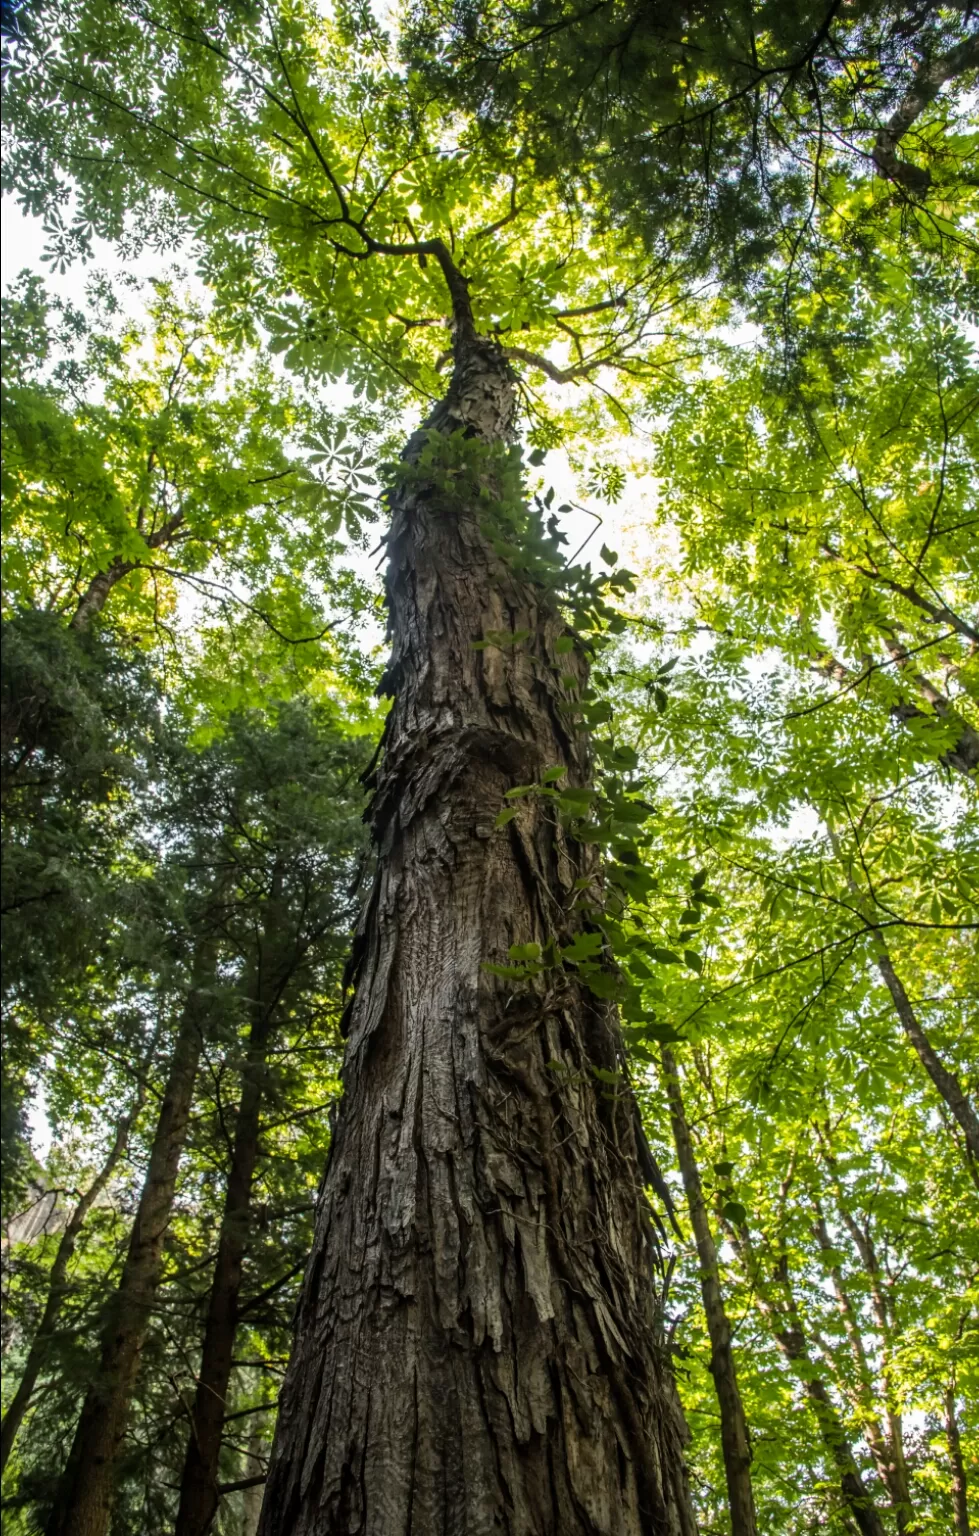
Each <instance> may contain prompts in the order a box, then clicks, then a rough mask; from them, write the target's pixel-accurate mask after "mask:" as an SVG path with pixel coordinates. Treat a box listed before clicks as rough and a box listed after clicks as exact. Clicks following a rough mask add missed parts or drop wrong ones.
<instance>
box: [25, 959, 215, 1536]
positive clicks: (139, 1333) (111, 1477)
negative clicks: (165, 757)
mask: <svg viewBox="0 0 979 1536" xmlns="http://www.w3.org/2000/svg"><path fill="white" fill-rule="evenodd" d="M208 963H209V964H210V965H211V966H213V958H211V957H210V956H209V961H208ZM202 970H206V965H205V966H204V967H201V966H200V964H198V965H197V966H195V975H194V980H193V983H192V989H191V991H190V994H189V996H188V998H187V1001H186V1003H185V1005H184V1010H183V1014H182V1016H181V1021H180V1028H179V1030H178V1033H177V1037H176V1040H175V1042H174V1048H173V1055H172V1057H171V1060H170V1070H169V1074H168V1077H167V1084H166V1088H165V1090H164V1094H163V1099H162V1101H161V1104H160V1114H159V1118H158V1120H157V1124H156V1131H155V1133H154V1137H153V1146H152V1149H151V1152H150V1160H149V1167H148V1168H147V1173H146V1181H145V1183H144V1185H143V1190H142V1193H141V1195H140V1199H139V1204H138V1206H137V1208H136V1216H135V1219H134V1221H133V1229H132V1233H131V1235H130V1240H129V1251H128V1253H127V1255H126V1262H125V1264H124V1266H123V1270H122V1276H121V1278H120V1280H119V1285H118V1287H117V1289H116V1292H115V1295H114V1296H113V1297H112V1299H111V1301H110V1302H109V1305H108V1309H107V1318H106V1323H105V1327H104V1330H103V1335H102V1357H101V1361H100V1364H99V1368H98V1374H97V1376H96V1378H95V1381H94V1382H93V1384H92V1386H91V1387H90V1388H89V1390H88V1393H87V1394H86V1397H85V1402H84V1404H83V1406H82V1412H81V1417H80V1418H79V1421H78V1426H77V1428H76V1430H75V1438H74V1442H73V1444H72V1447H71V1452H70V1455H69V1457H68V1464H67V1466H66V1468H65V1472H64V1475H63V1477H62V1480H61V1484H60V1487H59V1489H58V1495H57V1499H56V1501H55V1506H54V1509H53V1510H52V1513H51V1517H50V1519H49V1521H48V1525H47V1536H104V1533H105V1532H106V1531H107V1530H108V1526H109V1517H110V1513H111V1508H112V1496H113V1491H114V1482H115V1465H116V1461H117V1459H118V1455H119V1451H120V1447H121V1445H122V1441H123V1436H124V1435H125V1431H126V1419H127V1416H128V1412H129V1403H130V1399H131V1397H132V1392H133V1385H134V1383H135V1380H136V1372H137V1368H138V1366H139V1356H140V1351H141V1350H142V1347H143V1340H144V1339H145V1337H146V1330H147V1327H148V1325H149V1320H150V1314H151V1312H152V1308H153V1303H154V1301H155V1298H156V1292H157V1289H158V1287H159V1284H160V1277H161V1275H162V1272H163V1240H164V1238H165V1236H166V1231H167V1227H168V1225H169V1222H170V1212H171V1208H172V1205H173V1194H174V1187H175V1185H176V1180H177V1169H178V1167H179V1164H180V1156H181V1153H182V1151H183V1146H184V1140H185V1138H186V1134H187V1121H188V1118H189V1116H190V1109H191V1103H192V1101H193V1093H194V1080H195V1077H196V1075H197V1063H198V1060H199V1058H200V1052H201V1042H202V1028H201V1025H202V1014H203V1011H204V1009H205V1008H206V1006H207V1000H206V998H205V997H204V996H203V995H202V992H201V987H202V984H203V983H204V976H203V975H202Z"/></svg>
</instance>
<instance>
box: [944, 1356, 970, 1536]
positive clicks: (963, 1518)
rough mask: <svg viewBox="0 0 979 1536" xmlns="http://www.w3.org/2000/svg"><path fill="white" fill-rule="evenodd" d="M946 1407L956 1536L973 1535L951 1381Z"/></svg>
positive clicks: (947, 1391)
mask: <svg viewBox="0 0 979 1536" xmlns="http://www.w3.org/2000/svg"><path fill="white" fill-rule="evenodd" d="M944 1409H945V1438H946V1440H947V1441H948V1456H949V1460H950V1461H951V1463H952V1515H953V1518H954V1520H955V1536H972V1527H971V1524H970V1522H969V1491H968V1483H967V1481H966V1475H965V1461H964V1459H963V1456H962V1441H961V1439H960V1438H959V1423H958V1419H957V1418H956V1416H955V1385H954V1383H951V1382H950V1383H949V1385H948V1386H947V1387H946V1388H945V1397H944Z"/></svg>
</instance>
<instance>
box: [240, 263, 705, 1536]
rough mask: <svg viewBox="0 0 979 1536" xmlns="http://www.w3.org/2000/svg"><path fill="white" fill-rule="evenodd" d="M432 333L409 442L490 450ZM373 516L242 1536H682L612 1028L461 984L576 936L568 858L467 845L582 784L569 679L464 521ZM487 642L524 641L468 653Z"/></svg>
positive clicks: (478, 348) (396, 502)
mask: <svg viewBox="0 0 979 1536" xmlns="http://www.w3.org/2000/svg"><path fill="white" fill-rule="evenodd" d="M460 281H461V280H460ZM453 296H454V298H455V297H456V296H455V295H453ZM465 318H466V317H465V316H463V320H465ZM458 321H459V316H458V315H457V329H456V367H455V372H454V375H453V380H452V384H451V386H450V390H449V393H448V396H447V398H446V399H445V401H443V402H442V404H441V405H439V406H438V407H436V409H435V411H434V413H433V415H432V416H431V417H430V419H429V422H428V423H427V426H428V428H429V429H430V430H435V431H439V432H449V431H451V430H453V429H454V428H462V429H463V430H464V431H465V432H466V433H467V435H469V436H472V437H476V438H479V439H482V440H483V441H484V442H489V443H494V442H496V443H506V442H508V441H509V440H510V438H511V434H512V422H513V415H514V390H513V382H512V377H511V375H510V371H509V368H508V367H507V364H506V361H505V358H504V357H503V356H502V354H501V352H500V351H499V350H498V349H497V348H496V347H495V346H494V345H493V344H491V343H489V342H486V341H483V340H480V339H479V338H478V337H476V336H475V333H474V332H473V331H472V328H471V318H470V319H469V321H468V322H467V323H465V324H462V325H460V324H459V323H458ZM422 442H423V439H422V437H421V436H420V435H419V436H416V438H415V439H413V440H412V442H411V443H410V444H409V445H408V448H407V450H406V454H405V458H406V460H407V461H408V462H409V463H410V462H411V461H413V460H416V459H417V457H418V453H419V451H420V448H421V445H422ZM391 509H392V527H391V533H390V536H389V555H390V566H389V575H388V600H389V605H390V627H391V634H392V639H393V654H392V658H391V662H390V665H389V668H388V672H387V675H386V688H387V691H389V692H390V693H392V694H393V695H394V703H393V707H392V710H391V713H390V715H389V717H388V721H387V726H386V730H385V737H384V744H383V756H382V757H381V760H380V766H379V768H378V770H377V776H376V790H375V796H374V802H373V807H372V825H373V831H374V837H375V842H376V846H377V852H378V862H377V869H376V873H375V877H374V883H373V887H372V891H371V896H370V900H369V903H368V905H367V908H366V910H365V912H364V915H363V917H362V919H361V922H360V926H359V929H358V933H357V936H356V940H355V951H354V958H353V962H352V966H353V974H354V977H355V983H356V989H355V993H354V998H353V1002H352V1005H351V1010H350V1013H349V1035H348V1041H347V1049H346V1059H345V1064H344V1072H343V1076H344V1089H345V1093H344V1099H343V1102H342V1107H341V1111H340V1115H339V1119H338V1124H337V1128H336V1133H335V1136H334V1140H333V1145H332V1148H331V1152H330V1157H329V1162H328V1166H327V1170H326V1174H325V1179H324V1185H323V1189H322V1195H321V1201H320V1208H319V1212H318V1221H317V1232H316V1238H315V1243H314V1249H313V1253H312V1257H311V1260H310V1264H309V1268H308V1271H307V1275H306V1280H305V1284H304V1289H303V1293H302V1297H301V1301H300V1305H299V1309H298V1314H297V1334H296V1343H295V1348H294V1352H293V1358H292V1363H291V1365H290V1368H289V1371H288V1373H287V1377H286V1382H285V1385H284V1388H283V1394H282V1400H281V1407H280V1413H279V1419H278V1425H277V1431H276V1439H275V1444H274V1447H273V1453H272V1461H271V1465H270V1469H269V1481H268V1485H267V1491H266V1498H265V1503H264V1507H263V1515H262V1521H261V1525H260V1532H261V1533H262V1536H313V1533H316V1536H328V1533H338V1536H339V1533H340V1532H343V1533H344V1536H356V1533H358V1532H363V1533H366V1532H368V1531H369V1532H370V1536H463V1533H465V1536H489V1533H494V1536H586V1533H587V1536H693V1533H694V1530H695V1526H694V1521H693V1517H692V1513H691V1510H690V1504H689V1498H688V1492H687V1486H686V1469H685V1465H684V1456H683V1446H684V1440H685V1428H684V1425H683V1421H682V1416H681V1413H680V1410H679V1406H678V1402H677V1399H676V1394H675V1389H674V1386H673V1382H672V1375H671V1372H670V1368H669V1361H668V1357H667V1353H666V1350H665V1348H664V1345H663V1340H662V1333H661V1330H660V1327H659V1318H658V1304H657V1294H656V1288H655V1282H654V1259H655V1238H654V1235H653V1233H652V1231H651V1225H650V1221H649V1213H648V1208H647V1207H646V1204H645V1195H644V1190H643V1185H642V1178H641V1175H640V1172H639V1166H638V1144H637V1123H636V1116H635V1108H634V1101H633V1100H632V1098H631V1095H630V1094H629V1093H628V1092H627V1091H625V1089H624V1088H623V1091H621V1092H618V1093H616V1092H610V1091H609V1089H608V1088H607V1087H603V1086H602V1085H601V1083H599V1082H598V1081H596V1079H595V1077H594V1075H593V1072H592V1069H593V1068H596V1067H597V1068H604V1069H605V1070H606V1071H608V1070H612V1071H616V1070H620V1069H621V1067H622V1064H623V1055H622V1047H621V1043H620V1037H619V1032H618V1025H617V1019H616V1017H615V1013H614V1010H613V1009H612V1008H611V1007H610V1006H609V1005H608V1004H606V1003H602V1002H599V1001H598V1000H597V999H596V998H594V997H593V996H591V995H590V994H589V993H587V992H586V991H585V990H584V989H583V988H582V987H581V986H580V985H579V984H578V982H577V981H576V979H575V978H574V976H572V975H571V974H565V973H563V972H562V973H552V974H557V976H558V979H557V980H556V981H555V982H553V984H551V985H550V986H547V987H545V986H544V985H543V982H544V980H545V978H541V979H540V982H539V983H537V984H535V985H533V986H531V987H529V988H527V989H526V990H525V991H523V992H521V993H515V992H514V991H513V989H512V987H511V986H510V985H509V984H508V983H505V982H502V981H500V980H499V979H496V978H494V977H492V976H490V975H489V974H488V973H487V972H486V971H485V970H484V969H483V962H484V961H497V962H498V961H505V960H506V957H507V949H508V947H509V945H510V944H513V943H518V942H519V943H524V942H529V941H534V940H536V941H537V942H540V943H543V942H545V941H546V940H547V939H548V938H550V937H551V936H552V935H554V934H557V935H559V936H566V937H565V942H567V941H568V940H569V939H570V937H571V936H572V934H573V933H574V932H575V931H576V930H577V929H578V928H579V927H580V926H581V921H582V920H581V918H580V916H579V915H578V914H577V913H575V912H572V911H571V910H570V908H571V904H572V898H573V885H574V880H575V879H576V878H577V877H579V876H580V875H582V873H583V872H590V871H591V870H593V869H594V868H595V865H594V859H593V854H592V852H591V851H590V850H589V849H587V848H585V847H582V846H579V845H578V844H576V843H574V842H573V841H572V840H571V839H570V837H569V836H568V835H567V834H565V833H564V831H563V830H562V829H561V828H560V827H559V826H557V825H556V824H555V822H554V820H553V818H551V817H550V816H548V814H547V812H546V809H545V804H544V803H543V802H541V801H539V800H537V799H535V798H533V797H528V798H527V799H524V800H522V801H520V802H519V805H520V810H519V814H518V816H517V818H516V819H515V820H514V821H513V822H511V823H510V825H509V826H508V827H507V828H506V829H505V830H503V831H499V832H496V831H494V828H493V823H494V819H495V816H496V813H497V812H498V811H499V809H500V807H501V805H502V804H503V803H504V799H503V797H504V794H505V792H506V790H508V789H510V788H511V787H513V786H514V785H516V784H527V783H530V782H532V781H533V780H535V779H536V778H538V777H539V775H540V773H541V771H542V770H543V769H544V767H545V766H549V765H552V764H557V763H562V764H564V765H565V766H566V768H567V771H568V778H569V782H570V783H572V784H579V785H580V784H582V783H584V782H586V781H587V779H588V776H589V772H590V763H589V757H588V751H587V744H586V742H585V739H584V738H583V736H582V735H581V733H580V732H579V731H577V730H576V729H575V728H574V727H573V726H572V725H571V724H570V723H569V721H568V714H567V709H566V705H567V702H568V700H569V695H568V692H567V689H566V688H565V687H564V686H563V685H562V684H561V683H560V681H559V678H560V674H561V673H562V672H563V673H567V672H568V671H570V670H573V669H574V668H577V669H578V670H579V672H580V673H581V675H582V676H583V675H584V662H583V661H582V660H581V659H580V658H579V659H577V660H574V659H573V658H566V657H560V658H559V657H557V655H556V653H555V650H554V646H555V642H556V641H557V639H558V638H559V636H560V635H561V633H562V630H563V625H562V623H561V620H560V618H559V616H558V614H557V613H556V612H555V610H554V606H553V604H552V602H551V601H550V599H549V597H548V595H547V593H546V591H545V590H544V589H543V588H542V587H540V586H536V585H534V584H533V583H532V582H531V581H530V580H528V579H527V578H526V577H524V576H521V575H519V574H517V573H515V572H514V571H513V570H512V568H511V567H510V566H508V564H507V563H506V562H505V561H503V560H502V559H500V558H499V557H498V556H497V555H496V554H495V553H494V552H493V549H492V546H491V544H490V542H489V539H488V538H487V536H486V534H485V533H484V531H483V530H482V529H481V527H480V518H481V517H485V512H481V511H480V509H479V508H478V507H477V506H461V507H460V506H459V505H458V499H456V500H455V501H454V502H450V501H449V499H448V497H447V494H445V493H442V492H440V491H439V490H437V489H436V487H435V486H434V485H433V484H427V485H416V486H409V487H408V488H407V489H401V490H399V491H397V492H395V493H394V494H393V495H392V497H391ZM504 629H507V630H511V631H515V630H521V629H522V630H528V631H530V639H529V640H528V641H527V642H526V643H524V644H523V645H520V646H515V647H512V648H511V647H508V648H507V649H505V650H502V649H497V648H494V647H490V648H487V649H485V650H481V651H477V650H474V648H473V641H474V640H477V639H480V638H481V637H482V636H484V635H485V634H486V633H487V632H488V631H490V630H504ZM554 1063H557V1064H558V1066H557V1068H555V1066H554V1065H553V1064H554Z"/></svg>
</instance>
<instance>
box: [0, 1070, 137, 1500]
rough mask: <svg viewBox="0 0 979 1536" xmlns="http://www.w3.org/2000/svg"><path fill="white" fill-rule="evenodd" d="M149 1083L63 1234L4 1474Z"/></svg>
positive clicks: (3, 1435)
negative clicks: (87, 1232) (78, 1252)
mask: <svg viewBox="0 0 979 1536" xmlns="http://www.w3.org/2000/svg"><path fill="white" fill-rule="evenodd" d="M144 1084H145V1079H144V1082H143V1083H141V1085H140V1089H139V1092H138V1093H137V1097H136V1102H135V1104H134V1106H133V1108H132V1110H131V1111H130V1113H129V1114H128V1115H124V1116H123V1118H122V1119H121V1120H120V1121H119V1122H118V1124H117V1125H116V1133H115V1136H114V1137H113V1141H112V1146H111V1147H110V1148H109V1151H108V1154H107V1156H106V1158H105V1161H104V1162H103V1164H102V1166H101V1168H100V1169H99V1171H98V1173H97V1174H96V1175H95V1178H94V1179H93V1180H92V1182H91V1184H90V1185H89V1186H88V1188H87V1189H86V1190H85V1192H84V1193H83V1194H82V1195H81V1196H80V1197H79V1199H78V1200H77V1201H76V1203H75V1207H74V1209H73V1210H72V1213H71V1215H70V1216H69V1218H68V1221H67V1224H66V1226H65V1230H64V1231H63V1232H62V1234H61V1241H60V1242H59V1244H58V1251H57V1253H56V1254H55V1256H54V1263H53V1264H52V1266H51V1273H50V1274H49V1276H48V1293H47V1297H46V1298H45V1302H44V1311H43V1312H42V1314H41V1321H40V1323H39V1324H38V1327H37V1332H36V1333H35V1335H34V1337H33V1339H32V1340H31V1347H30V1349H29V1350H28V1353H27V1359H26V1361H25V1362H24V1371H23V1375H22V1376H21V1378H20V1381H19V1382H18V1383H17V1390H16V1392H15V1393H14V1395H13V1397H12V1398H11V1400H10V1403H9V1405H8V1407H7V1411H6V1413H5V1414H4V1416H3V1423H2V1425H0V1472H2V1471H3V1470H4V1468H5V1467H6V1465H7V1462H8V1460H9V1458H10V1453H11V1451H12V1450H13V1448H14V1442H15V1440H16V1438H17V1432H18V1430H19V1429H20V1426H21V1424H22V1423H23V1421H24V1415H25V1414H26V1412H27V1410H28V1408H29V1406H30V1402H31V1398H32V1397H33V1396H34V1389H35V1387H36V1386H37V1381H38V1377H39V1376H40V1374H41V1372H42V1371H43V1369H44V1366H45V1364H46V1362H47V1358H48V1352H49V1350H50V1347H51V1340H52V1338H53V1336H54V1333H55V1331H56V1329H57V1326H58V1319H59V1318H60V1316H61V1309H62V1307H63V1306H64V1303H65V1297H66V1295H67V1293H68V1289H69V1285H68V1269H69V1266H70V1264H71V1261H72V1258H73V1257H74V1253H75V1245H76V1243H77V1242H78V1237H79V1234H80V1232H81V1230H82V1228H83V1227H84V1225H85V1221H86V1219H87V1217H88V1213H89V1211H90V1210H91V1209H92V1206H93V1205H94V1204H95V1202H96V1200H97V1199H98V1198H99V1195H100V1194H101V1193H102V1191H103V1189H105V1186H106V1185H107V1184H108V1182H109V1180H110V1179H111V1177H112V1175H113V1173H115V1171H116V1168H117V1167H118V1166H119V1163H120V1162H121V1161H122V1158H123V1157H124V1155H125V1152H126V1147H127V1146H128V1144H129V1132H130V1130H131V1129H132V1125H133V1122H134V1120H135V1119H136V1118H137V1116H138V1115H139V1112H140V1109H141V1107H142V1103H143V1098H144V1095H145V1086H144Z"/></svg>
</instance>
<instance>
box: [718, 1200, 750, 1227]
mask: <svg viewBox="0 0 979 1536" xmlns="http://www.w3.org/2000/svg"><path fill="white" fill-rule="evenodd" d="M722 1214H723V1216H724V1219H725V1221H729V1222H730V1223H731V1225H732V1226H734V1227H742V1226H744V1224H745V1222H746V1221H747V1220H748V1212H747V1211H746V1210H745V1208H744V1206H743V1205H742V1204H741V1203H740V1201H738V1200H726V1201H725V1202H724V1205H723V1207H722Z"/></svg>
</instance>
